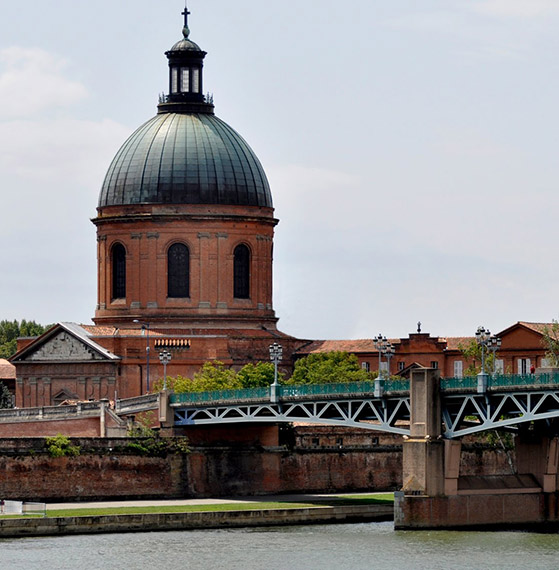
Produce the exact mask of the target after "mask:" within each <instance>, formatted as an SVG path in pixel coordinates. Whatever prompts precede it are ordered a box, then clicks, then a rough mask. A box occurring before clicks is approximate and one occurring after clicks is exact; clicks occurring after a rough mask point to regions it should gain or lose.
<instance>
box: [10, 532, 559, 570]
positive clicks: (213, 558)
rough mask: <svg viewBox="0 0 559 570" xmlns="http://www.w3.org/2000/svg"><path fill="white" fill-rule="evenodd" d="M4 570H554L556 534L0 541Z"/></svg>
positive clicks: (187, 535)
mask: <svg viewBox="0 0 559 570" xmlns="http://www.w3.org/2000/svg"><path fill="white" fill-rule="evenodd" d="M0 568H2V569H5V570H17V569H20V568H21V569H25V570H35V569H41V570H66V569H68V570H70V569H71V570H75V569H80V570H81V569H83V570H101V569H103V570H104V569H111V570H112V569H125V570H143V569H144V568H145V569H149V570H156V569H159V568H161V570H174V569H181V570H183V569H194V568H196V569H197V570H210V569H218V568H219V569H225V570H237V569H238V570H256V569H258V570H264V569H266V570H314V569H317V570H340V569H351V570H371V569H379V570H380V569H382V570H384V569H391V570H394V569H400V570H423V569H425V570H438V569H441V570H442V569H444V570H448V569H449V568H459V569H464V570H469V569H471V570H492V569H507V570H515V569H522V570H526V569H527V568H528V569H530V570H540V569H546V570H552V569H553V570H556V569H557V568H559V534H538V533H532V532H449V531H436V532H431V531H421V532H418V531H413V532H410V531H407V532H404V531H398V532H395V531H394V530H393V527H392V523H391V522H387V523H366V524H353V525H325V526H295V527H274V528H260V529H235V530H208V531H203V530H201V531H184V532H153V533H137V534H102V535H83V536H71V537H59V538H24V539H17V540H0Z"/></svg>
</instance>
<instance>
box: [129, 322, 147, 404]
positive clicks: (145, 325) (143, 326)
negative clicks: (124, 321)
mask: <svg viewBox="0 0 559 570" xmlns="http://www.w3.org/2000/svg"><path fill="white" fill-rule="evenodd" d="M132 322H133V323H137V324H139V325H142V330H145V331H146V363H147V365H146V387H147V393H148V394H149V322H145V323H143V322H142V321H139V320H138V319H134V320H133V321H132Z"/></svg>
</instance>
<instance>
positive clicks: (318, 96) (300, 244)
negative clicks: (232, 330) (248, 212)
mask: <svg viewBox="0 0 559 570" xmlns="http://www.w3.org/2000/svg"><path fill="white" fill-rule="evenodd" d="M183 8H184V4H183V1H182V0H157V1H155V0H134V1H132V0H96V2H95V3H93V4H92V3H91V2H83V1H76V0H52V1H51V2H39V1H38V0H24V1H22V2H18V3H14V2H10V3H6V5H5V6H3V8H2V19H1V20H0V196H1V200H0V244H1V246H0V247H1V248H0V320H1V319H23V318H25V319H33V320H36V321H38V322H40V323H43V324H46V323H53V322H60V321H73V322H81V323H86V324H87V323H90V320H91V317H92V316H93V315H94V310H95V302H96V240H95V228H94V226H93V224H92V223H91V222H90V220H91V218H94V217H95V215H96V206H97V198H98V194H99V191H100V189H101V185H102V182H103V178H104V175H105V173H106V171H107V169H108V167H109V164H110V162H111V159H112V158H113V156H114V155H115V153H116V152H117V150H118V149H119V148H120V146H121V145H122V143H123V142H124V141H125V140H126V138H127V137H128V136H129V135H130V134H131V133H132V132H133V131H134V130H135V129H136V128H137V127H139V126H140V125H141V124H142V123H144V122H145V121H146V120H148V119H149V118H151V117H152V116H153V115H155V113H156V105H157V98H158V94H159V93H161V92H163V91H165V90H166V88H167V82H168V80H167V73H168V71H167V59H166V58H165V56H164V52H165V51H166V50H168V49H169V48H170V47H171V46H172V45H173V44H174V43H175V41H177V40H179V39H180V38H181V37H182V35H181V28H182V16H181V11H182V10H183ZM189 10H190V11H191V13H192V14H191V16H190V29H191V39H192V40H194V41H195V42H197V43H198V44H199V45H200V46H201V47H202V48H203V49H204V50H205V51H207V52H208V56H207V57H206V63H205V68H204V74H205V75H204V81H205V89H206V90H207V91H209V92H211V93H213V96H214V101H215V105H216V114H217V116H219V117H220V118H221V119H223V120H225V121H226V122H227V123H228V124H230V125H231V126H232V127H233V128H234V129H236V130H237V131H238V132H239V133H241V135H242V136H243V137H244V138H245V139H246V140H247V141H248V142H249V144H250V145H251V147H252V148H253V150H254V151H255V152H256V154H257V156H258V157H259V158H260V160H261V162H262V164H263V166H264V169H265V170H266V173H267V175H268V178H269V181H270V184H271V188H272V193H273V197H274V206H275V213H276V216H277V217H278V218H279V219H280V223H279V225H278V227H277V229H276V236H275V249H274V255H275V259H274V308H275V311H276V314H277V316H278V317H279V318H280V321H279V324H278V326H279V328H280V329H281V330H282V331H284V332H286V333H289V334H292V335H294V336H298V337H300V338H309V339H351V338H372V337H373V336H375V335H377V334H378V333H382V334H385V335H387V336H390V337H405V336H407V335H408V334H409V333H411V332H414V331H415V330H416V326H417V325H416V323H417V322H418V321H421V322H422V330H423V332H430V333H431V334H433V335H436V336H463V335H472V334H473V333H474V332H475V330H476V329H477V327H478V326H480V325H483V326H485V327H486V328H489V329H491V331H492V332H498V331H500V330H503V329H505V328H507V327H508V326H510V325H512V324H514V323H515V322H516V321H519V320H524V321H545V322H549V321H551V320H552V319H556V318H559V317H558V315H559V310H558V304H557V283H558V282H559V263H558V262H557V249H558V248H557V243H558V242H557V236H558V233H559V227H558V226H559V224H558V223H557V218H558V213H559V192H558V180H559V161H558V160H557V150H558V146H559V145H558V142H559V141H558V139H559V112H558V108H557V101H558V100H559V80H558V78H559V58H558V57H557V53H558V52H559V33H558V29H559V2H557V0H421V2H418V1H417V0H396V1H387V0H348V1H347V2H344V3H341V2H339V1H334V0H284V1H283V2H262V1H261V0H237V1H235V2H231V1H230V0H229V1H226V0H204V1H202V0H189Z"/></svg>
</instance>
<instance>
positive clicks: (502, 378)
mask: <svg viewBox="0 0 559 570" xmlns="http://www.w3.org/2000/svg"><path fill="white" fill-rule="evenodd" d="M556 385H559V374H557V373H554V374H497V375H496V376H491V375H489V377H488V386H489V387H490V388H516V387H523V386H556ZM473 388H477V376H464V377H463V378H441V390H460V389H464V390H468V389H473Z"/></svg>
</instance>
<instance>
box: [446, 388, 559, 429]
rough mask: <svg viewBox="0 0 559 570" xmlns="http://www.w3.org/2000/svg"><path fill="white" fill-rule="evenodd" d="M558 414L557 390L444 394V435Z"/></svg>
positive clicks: (513, 423) (510, 424) (545, 417)
mask: <svg viewBox="0 0 559 570" xmlns="http://www.w3.org/2000/svg"><path fill="white" fill-rule="evenodd" d="M556 417H559V390H545V391H543V390H542V391H525V392H503V393H495V392H492V393H490V394H452V395H443V421H444V423H445V426H446V432H445V437H446V438H449V439H451V438H455V437H461V436H463V435H468V434H471V433H477V432H480V431H485V430H490V429H498V428H502V427H509V426H514V425H518V424H520V423H525V422H531V421H537V420H546V419H550V418H556Z"/></svg>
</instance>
